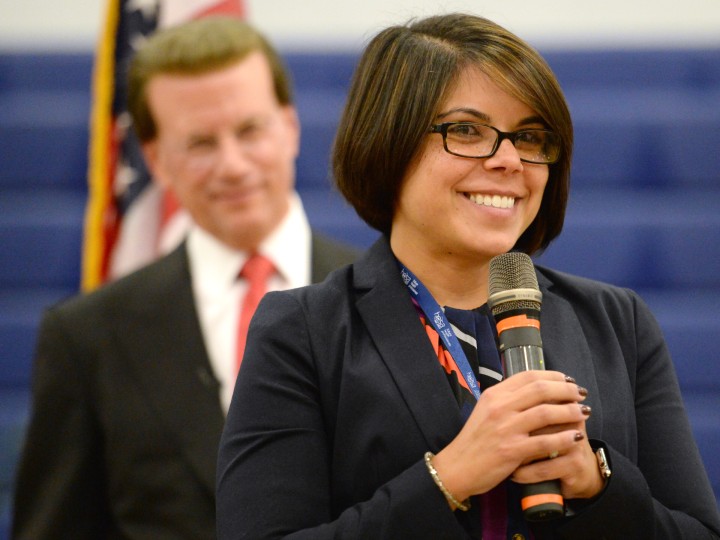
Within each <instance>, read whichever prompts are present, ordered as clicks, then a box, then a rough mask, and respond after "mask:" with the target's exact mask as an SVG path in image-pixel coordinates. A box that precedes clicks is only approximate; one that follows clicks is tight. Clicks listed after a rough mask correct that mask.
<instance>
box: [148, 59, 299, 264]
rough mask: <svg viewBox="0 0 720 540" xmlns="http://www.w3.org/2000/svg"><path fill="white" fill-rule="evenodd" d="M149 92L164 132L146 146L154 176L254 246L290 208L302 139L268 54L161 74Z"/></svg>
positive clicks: (223, 237)
mask: <svg viewBox="0 0 720 540" xmlns="http://www.w3.org/2000/svg"><path fill="white" fill-rule="evenodd" d="M147 99H148V104H149V107H150V110H151V112H152V115H153V118H154V120H155V123H156V125H157V137H156V138H155V139H154V140H153V141H150V142H148V143H145V144H144V145H143V150H144V153H145V158H146V161H147V162H148V166H149V168H150V170H151V172H152V174H153V177H154V179H155V181H157V182H158V183H159V184H160V185H161V186H163V187H164V188H166V189H168V190H170V191H172V192H173V193H174V195H175V196H176V197H177V199H178V201H179V202H180V204H181V205H182V206H183V207H184V208H186V209H187V210H188V212H189V213H190V215H191V216H192V218H193V220H194V221H195V223H196V224H197V225H198V226H200V227H202V228H203V229H205V230H206V231H207V232H209V233H211V234H212V235H213V236H215V237H216V238H218V239H219V240H220V241H222V242H223V243H225V244H227V245H228V246H230V247H232V248H235V249H241V250H252V249H253V248H255V247H256V246H257V245H258V244H259V243H260V242H261V241H262V240H263V239H264V238H265V237H266V236H267V235H268V234H270V233H271V232H272V230H273V229H274V228H275V227H276V226H277V225H278V223H279V222H280V221H281V220H282V218H283V217H284V216H285V214H286V213H287V210H288V204H289V196H290V193H291V192H292V190H293V187H294V182H295V159H296V157H297V154H298V148H299V143H300V128H299V124H298V120H297V115H296V112H295V109H294V108H293V107H292V106H282V105H280V104H279V103H278V101H277V97H276V95H275V90H274V86H273V80H272V75H271V72H270V66H269V65H268V62H267V59H266V58H265V56H264V55H262V54H261V53H259V52H253V53H251V54H249V55H248V56H247V57H245V58H244V59H242V60H240V61H238V62H237V63H236V64H232V65H231V66H229V67H226V68H221V69H219V70H217V71H212V72H209V73H206V74H200V75H177V74H163V75H158V76H156V77H154V78H153V79H152V80H151V81H150V83H149V84H148V87H147Z"/></svg>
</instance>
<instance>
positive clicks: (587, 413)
mask: <svg viewBox="0 0 720 540" xmlns="http://www.w3.org/2000/svg"><path fill="white" fill-rule="evenodd" d="M580 410H581V411H582V413H583V414H584V415H585V416H590V413H591V412H592V407H590V405H580Z"/></svg>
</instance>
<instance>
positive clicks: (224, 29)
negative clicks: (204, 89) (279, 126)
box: [128, 16, 292, 142]
mask: <svg viewBox="0 0 720 540" xmlns="http://www.w3.org/2000/svg"><path fill="white" fill-rule="evenodd" d="M255 51H258V52H260V53H261V54H263V55H264V56H265V58H266V59H267V61H268V64H269V65H270V71H271V73H272V78H273V84H274V87H275V96H276V97H277V99H278V102H279V103H280V104H281V105H289V104H291V103H292V89H291V85H290V78H289V76H288V74H287V70H286V69H285V66H284V65H283V63H282V61H281V59H280V56H279V55H278V53H277V51H276V50H275V49H274V48H273V47H272V45H270V42H269V41H268V40H267V39H266V38H265V36H263V35H262V34H261V33H260V32H258V31H257V30H256V29H255V28H253V27H252V26H251V25H249V24H248V23H246V22H244V21H241V20H239V19H237V18H233V17H222V16H214V17H203V18H200V19H196V20H193V21H190V22H187V23H184V24H180V25H178V26H173V27H170V28H168V29H166V30H162V31H160V32H157V33H155V34H153V35H152V36H151V37H150V39H148V41H147V42H145V44H144V45H143V46H142V47H141V48H140V50H139V51H138V52H137V53H136V54H135V56H134V57H133V59H132V62H131V63H130V68H129V73H128V111H129V112H130V115H131V117H132V119H133V124H134V127H135V131H136V133H137V135H138V138H139V139H140V141H141V142H147V141H151V140H153V139H154V138H155V137H156V135H157V127H156V126H155V120H154V119H153V116H152V112H151V111H150V107H149V106H148V101H147V86H148V84H150V81H151V80H152V79H153V77H155V76H157V75H201V74H205V73H210V72H213V71H217V70H220V69H224V68H226V67H230V66H232V65H233V64H235V63H236V62H239V61H241V60H243V59H244V58H245V57H246V56H248V55H249V54H250V53H253V52H255Z"/></svg>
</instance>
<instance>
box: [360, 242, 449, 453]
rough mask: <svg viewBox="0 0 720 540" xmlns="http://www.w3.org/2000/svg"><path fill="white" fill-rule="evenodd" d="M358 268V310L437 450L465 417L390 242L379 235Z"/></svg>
mask: <svg viewBox="0 0 720 540" xmlns="http://www.w3.org/2000/svg"><path fill="white" fill-rule="evenodd" d="M354 268H355V278H354V279H355V286H356V290H357V292H358V298H359V299H358V301H357V309H358V311H359V312H360V315H361V317H362V318H363V321H364V323H365V325H366V327H367V329H368V332H369V333H370V336H371V338H372V340H373V342H374V344H375V347H376V348H377V350H378V351H379V353H380V356H381V357H382V361H383V362H384V363H385V365H386V366H387V368H388V370H389V371H390V373H391V375H392V377H393V379H394V381H395V384H396V385H397V387H398V390H399V391H400V393H401V394H402V397H403V399H404V401H405V403H406V405H407V407H408V408H409V409H410V411H411V413H412V415H413V416H414V418H415V421H416V422H417V424H418V426H419V428H420V430H421V432H422V433H423V435H424V436H425V439H426V441H427V443H428V447H429V448H430V449H431V450H433V451H438V450H440V449H441V448H443V447H444V446H445V445H446V444H447V443H448V442H449V441H450V440H452V439H453V438H454V437H455V435H456V434H457V433H458V431H459V430H460V429H461V428H462V425H463V420H462V417H461V415H460V410H459V408H458V405H457V402H456V401H455V398H454V396H453V395H452V391H451V390H450V387H449V385H448V384H447V380H446V377H445V374H444V372H443V370H442V368H441V367H440V364H439V362H438V360H437V357H436V355H435V352H434V351H433V348H432V346H431V345H430V341H429V339H428V337H427V335H426V333H425V329H424V328H423V326H422V324H421V323H420V320H419V318H418V315H417V313H416V311H415V308H414V307H413V305H412V303H411V301H410V295H409V293H408V291H407V290H405V286H404V285H403V283H402V281H401V279H400V270H399V269H398V267H397V264H396V261H395V257H394V256H393V254H392V252H391V251H390V247H389V245H388V243H387V241H386V240H385V239H384V238H383V239H380V240H379V241H378V242H377V243H376V244H375V245H374V246H373V247H372V248H371V249H370V250H369V252H368V253H367V255H366V256H365V257H363V258H362V259H361V260H359V261H358V262H357V263H356V264H355V266H354Z"/></svg>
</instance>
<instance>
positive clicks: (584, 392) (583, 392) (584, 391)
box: [578, 386, 588, 397]
mask: <svg viewBox="0 0 720 540" xmlns="http://www.w3.org/2000/svg"><path fill="white" fill-rule="evenodd" d="M578 393H579V394H580V395H581V396H583V397H585V396H587V395H588V391H587V388H583V387H582V386H578Z"/></svg>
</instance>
